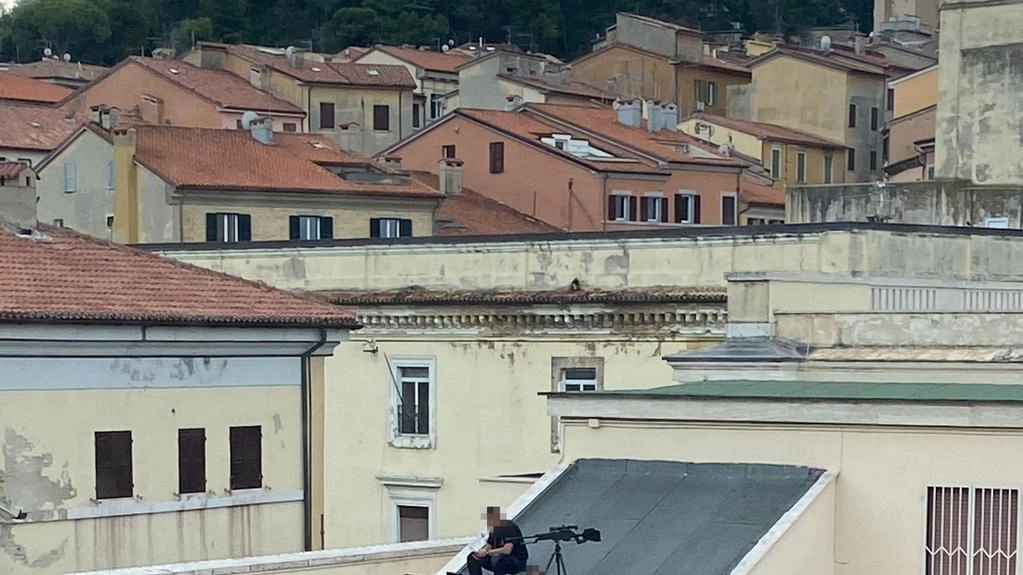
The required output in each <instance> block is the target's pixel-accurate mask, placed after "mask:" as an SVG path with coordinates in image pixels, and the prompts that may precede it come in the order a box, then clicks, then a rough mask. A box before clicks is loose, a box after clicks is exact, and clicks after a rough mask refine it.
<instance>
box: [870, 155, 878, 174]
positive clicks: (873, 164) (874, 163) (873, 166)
mask: <svg viewBox="0 0 1023 575" xmlns="http://www.w3.org/2000/svg"><path fill="white" fill-rule="evenodd" d="M874 170H877V150H871V151H870V171H872V172H873V171H874Z"/></svg>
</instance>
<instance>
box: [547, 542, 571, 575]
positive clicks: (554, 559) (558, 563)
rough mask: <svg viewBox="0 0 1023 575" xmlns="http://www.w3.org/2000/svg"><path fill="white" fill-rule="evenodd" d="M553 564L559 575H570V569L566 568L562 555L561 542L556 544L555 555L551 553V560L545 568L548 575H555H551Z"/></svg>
mask: <svg viewBox="0 0 1023 575" xmlns="http://www.w3.org/2000/svg"><path fill="white" fill-rule="evenodd" d="M551 563H553V564H554V568H555V569H557V571H556V573H557V575H568V569H567V568H565V557H564V556H563V555H562V554H561V541H555V542H554V553H551V558H550V559H548V560H547V567H545V568H544V572H545V573H546V574H547V575H553V574H552V573H551Z"/></svg>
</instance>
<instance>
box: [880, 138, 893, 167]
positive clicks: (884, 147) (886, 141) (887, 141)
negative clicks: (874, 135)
mask: <svg viewBox="0 0 1023 575" xmlns="http://www.w3.org/2000/svg"><path fill="white" fill-rule="evenodd" d="M889 146H891V136H890V135H886V136H885V137H884V138H883V139H882V140H881V163H882V164H886V163H887V162H888V157H889V156H888V153H889V151H890V150H889Z"/></svg>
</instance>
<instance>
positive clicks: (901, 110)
mask: <svg viewBox="0 0 1023 575" xmlns="http://www.w3.org/2000/svg"><path fill="white" fill-rule="evenodd" d="M891 88H892V89H893V90H894V91H895V109H894V110H893V114H894V117H896V118H898V117H899V116H905V115H906V114H912V113H913V112H916V111H917V110H922V109H924V108H926V107H928V106H933V105H935V104H937V103H938V67H937V66H935V67H933V68H929V69H927V70H922V71H920V72H918V73H917V74H914V75H912V77H906V78H903V79H900V80H896V81H893V82H891Z"/></svg>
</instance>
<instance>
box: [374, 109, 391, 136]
mask: <svg viewBox="0 0 1023 575" xmlns="http://www.w3.org/2000/svg"><path fill="white" fill-rule="evenodd" d="M373 130H374V131H377V132H390V131H391V107H390V106H387V105H382V104H377V105H375V106H373Z"/></svg>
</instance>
